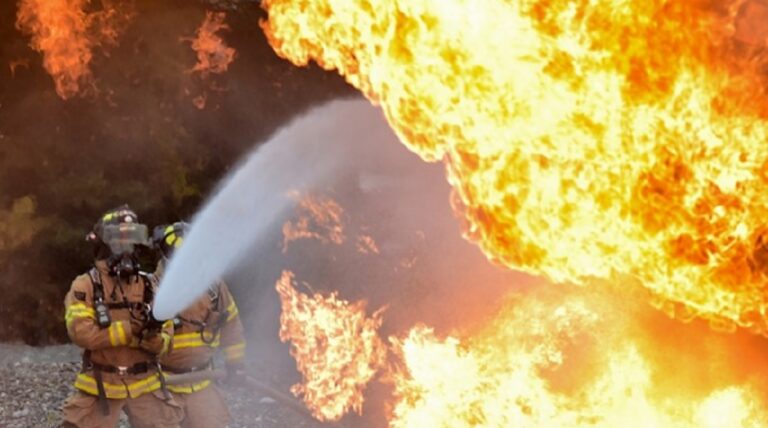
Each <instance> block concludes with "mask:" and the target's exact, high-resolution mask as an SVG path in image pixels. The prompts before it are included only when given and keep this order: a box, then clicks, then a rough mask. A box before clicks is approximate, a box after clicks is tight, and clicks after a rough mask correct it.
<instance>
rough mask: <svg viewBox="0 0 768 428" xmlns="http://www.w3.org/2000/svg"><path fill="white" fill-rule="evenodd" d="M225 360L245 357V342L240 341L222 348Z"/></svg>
mask: <svg viewBox="0 0 768 428" xmlns="http://www.w3.org/2000/svg"><path fill="white" fill-rule="evenodd" d="M224 355H225V356H226V359H227V361H234V360H240V359H243V358H244V357H245V342H240V343H237V344H235V345H232V346H227V347H225V348H224Z"/></svg>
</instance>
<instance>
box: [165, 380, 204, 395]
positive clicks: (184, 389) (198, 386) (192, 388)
mask: <svg viewBox="0 0 768 428" xmlns="http://www.w3.org/2000/svg"><path fill="white" fill-rule="evenodd" d="M210 385H211V381H210V380H204V381H202V382H198V383H193V384H191V385H168V390H169V391H171V392H175V393H177V394H191V393H193V392H197V391H202V390H204V389H205V388H208V387H209V386H210Z"/></svg>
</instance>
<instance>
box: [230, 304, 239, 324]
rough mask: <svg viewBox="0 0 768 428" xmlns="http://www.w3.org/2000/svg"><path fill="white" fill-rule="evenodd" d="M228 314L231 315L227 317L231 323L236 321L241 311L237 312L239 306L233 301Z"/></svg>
mask: <svg viewBox="0 0 768 428" xmlns="http://www.w3.org/2000/svg"><path fill="white" fill-rule="evenodd" d="M227 312H228V313H229V315H227V322H229V321H232V320H233V319H235V317H236V316H237V315H238V313H239V312H240V311H238V310H237V305H236V304H235V302H234V301H232V303H230V304H229V306H228V307H227Z"/></svg>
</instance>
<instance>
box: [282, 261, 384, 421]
mask: <svg viewBox="0 0 768 428" xmlns="http://www.w3.org/2000/svg"><path fill="white" fill-rule="evenodd" d="M276 288H277V292H278V294H280V301H281V303H282V309H283V312H282V315H281V316H280V340H282V341H283V342H287V341H290V342H291V355H292V356H293V357H294V358H295V359H296V361H297V363H298V369H299V372H301V374H302V377H303V381H302V383H300V384H297V385H294V386H293V388H292V389H291V391H292V392H293V393H294V394H295V395H296V396H298V397H302V398H303V399H304V402H305V403H306V405H307V407H308V408H309V409H310V410H311V411H312V414H313V415H314V416H315V417H316V418H317V419H319V420H321V421H335V420H339V419H341V417H342V416H343V415H344V414H346V413H347V412H348V411H349V410H354V411H356V412H358V413H360V412H361V411H362V406H363V390H364V388H365V386H366V385H367V384H368V382H369V381H370V380H371V379H372V378H373V376H374V375H375V374H376V371H377V370H378V368H379V366H380V365H381V364H382V363H383V362H384V358H385V357H386V348H385V347H384V344H383V342H382V341H381V339H380V338H379V337H378V335H377V334H376V331H377V330H378V328H379V327H380V326H381V322H382V321H381V311H377V312H375V313H374V314H373V315H372V316H371V317H370V318H369V317H367V316H366V314H365V303H364V302H357V303H349V302H347V301H345V300H341V299H339V298H338V296H337V295H336V294H335V293H333V294H331V295H330V296H323V295H321V294H318V293H315V294H314V295H312V296H308V295H306V294H303V293H300V292H299V291H297V290H296V287H295V285H294V280H293V274H292V273H291V272H287V271H285V272H283V275H282V277H281V278H280V280H279V281H278V282H277V285H276Z"/></svg>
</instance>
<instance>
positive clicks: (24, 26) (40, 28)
mask: <svg viewBox="0 0 768 428" xmlns="http://www.w3.org/2000/svg"><path fill="white" fill-rule="evenodd" d="M87 3H88V2H87V1H86V0H20V1H19V10H18V15H17V19H16V26H17V28H18V29H19V30H21V31H22V32H24V33H25V34H28V35H30V36H31V40H30V46H31V47H32V48H33V49H35V50H36V51H39V52H41V53H42V54H43V66H44V67H45V69H46V70H47V71H48V73H49V74H50V75H51V76H52V77H53V80H54V82H55V83H56V93H57V94H58V95H59V96H60V97H61V98H62V99H67V98H71V97H72V96H74V95H77V94H78V93H82V90H83V89H90V90H92V89H93V88H94V81H93V75H92V74H91V70H90V64H91V61H92V60H93V50H94V48H95V47H99V46H109V45H114V44H116V43H117V37H118V35H119V32H120V31H121V29H122V28H123V26H124V25H125V23H126V22H127V20H128V18H130V16H131V14H130V13H127V12H123V13H119V12H118V10H117V9H116V8H112V7H107V8H104V9H103V10H101V11H96V12H91V13H86V12H85V10H84V8H85V5H86V4H87ZM86 92H87V91H86Z"/></svg>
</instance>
